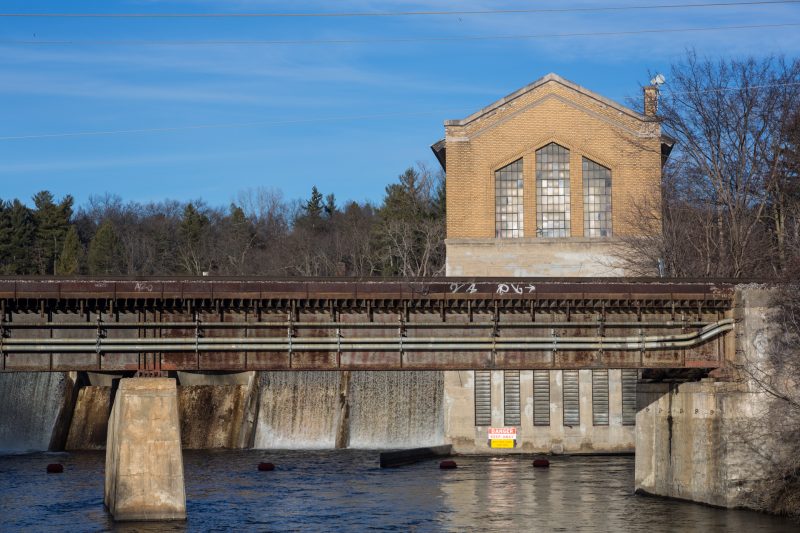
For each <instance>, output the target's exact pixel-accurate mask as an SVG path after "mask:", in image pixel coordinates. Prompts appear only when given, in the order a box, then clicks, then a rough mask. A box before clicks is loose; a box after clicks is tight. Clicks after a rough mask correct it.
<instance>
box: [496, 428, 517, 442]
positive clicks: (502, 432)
mask: <svg viewBox="0 0 800 533" xmlns="http://www.w3.org/2000/svg"><path fill="white" fill-rule="evenodd" d="M491 439H514V440H517V428H489V440H491Z"/></svg>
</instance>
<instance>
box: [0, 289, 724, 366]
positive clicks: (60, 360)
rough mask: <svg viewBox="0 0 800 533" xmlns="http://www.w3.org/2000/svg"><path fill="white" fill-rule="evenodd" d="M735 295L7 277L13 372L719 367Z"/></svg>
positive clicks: (0, 303) (3, 302) (4, 342)
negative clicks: (728, 318) (546, 331)
mask: <svg viewBox="0 0 800 533" xmlns="http://www.w3.org/2000/svg"><path fill="white" fill-rule="evenodd" d="M734 288H735V285H734V284H733V283H732V282H730V281H729V280H722V281H696V280H676V281H666V280H642V279H618V278H614V279H551V278H547V279H521V278H515V279H487V278H472V279H466V278H437V279H423V280H382V279H379V280H373V279H367V280H345V279H310V280H309V279H299V280H298V279H294V280H273V279H246V278H244V279H228V278H213V279H209V278H169V279H168V278H146V279H144V278H143V279H124V278H103V279H88V278H75V279H58V278H52V279H50V278H4V279H2V278H0V310H1V311H0V353H1V354H2V371H6V372H8V371H37V370H39V371H65V370H148V371H149V370H154V371H164V370H230V371H240V370H271V369H274V370H310V369H324V370H351V369H374V370H394V369H411V370H424V369H476V368H496V369H504V368H509V369H535V368H676V367H681V368H687V367H704V368H713V367H718V366H720V365H721V364H722V354H723V353H724V346H725V344H724V343H725V333H726V332H727V331H729V330H730V328H732V327H733V325H732V323H730V322H729V321H727V319H725V317H726V316H728V312H729V311H730V310H731V308H732V307H733V296H734ZM262 315H263V317H262ZM321 315H322V316H321ZM37 317H38V319H37ZM325 317H327V318H328V320H324V321H323V320H319V321H317V318H325ZM709 328H710V329H709ZM543 329H549V330H550V336H542V333H541V331H542V330H543ZM675 330H678V331H679V333H675ZM425 331H430V332H431V335H430V336H421V335H422V333H423V332H425ZM568 331H569V332H570V334H569V335H567V332H568ZM670 331H673V333H670ZM353 332H358V335H356V334H354V333H353ZM528 332H530V335H528ZM537 332H539V333H537ZM365 335H366V336H365Z"/></svg>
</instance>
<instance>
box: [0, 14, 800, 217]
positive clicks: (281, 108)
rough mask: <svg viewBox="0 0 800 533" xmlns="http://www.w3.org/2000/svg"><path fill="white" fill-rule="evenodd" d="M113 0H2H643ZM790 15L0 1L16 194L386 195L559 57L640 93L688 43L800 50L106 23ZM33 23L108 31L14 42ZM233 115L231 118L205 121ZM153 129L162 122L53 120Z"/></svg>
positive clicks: (718, 34) (427, 24)
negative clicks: (442, 142) (447, 140)
mask: <svg viewBox="0 0 800 533" xmlns="http://www.w3.org/2000/svg"><path fill="white" fill-rule="evenodd" d="M694 1H699V0H694ZM681 2H683V0H681ZM660 3H673V2H666V1H665V2H660ZM676 3H677V2H676ZM687 3H689V2H688V0H687ZM109 4H110V3H109V2H102V1H100V0H93V1H92V0H88V1H78V0H76V1H70V2H45V1H34V0H27V1H19V2H17V1H4V2H2V4H0V11H2V12H5V13H11V12H34V11H36V12H110V11H114V12H129V13H130V12H138V13H141V12H171V13H175V12H193V13H202V12H280V11H284V12H285V11H292V12H323V11H332V10H335V11H409V10H448V9H451V10H452V9H458V10H467V9H503V8H511V9H514V8H516V9H519V8H526V7H554V6H558V7H570V6H575V7H586V6H591V5H604V6H611V5H613V6H617V5H646V4H647V2H643V1H641V0H638V1H627V0H603V1H597V2H587V1H583V2H581V1H568V2H555V1H553V2H549V1H548V2H533V1H531V2H526V1H523V0H514V1H496V2H489V1H478V0H476V1H459V2H455V1H448V0H428V1H402V0H389V1H381V2H378V1H369V0H361V1H358V0H337V1H336V2H335V3H334V2H330V1H328V2H322V1H313V0H312V1H295V2H291V3H286V2H275V1H255V0H253V1H246V0H242V1H228V2H211V1H182V2H156V1H127V2H125V1H123V2H115V3H114V4H113V6H110V5H109ZM287 6H288V7H287ZM781 23H800V4H786V5H775V6H758V7H745V6H738V7H734V8H724V9H720V8H717V9H710V8H703V9H691V10H663V11H652V10H650V11H622V12H612V13H564V14H525V15H521V14H516V15H480V16H468V15H464V16H460V17H398V18H355V19H343V18H325V19H308V18H304V19H263V18H256V19H96V18H95V19H54V18H36V19H23V18H0V99H1V100H0V102H1V103H0V138H1V139H0V198H2V199H9V198H14V197H17V198H20V199H23V200H25V201H29V200H30V197H31V196H32V195H33V194H34V193H35V192H36V191H39V190H42V189H48V190H50V191H52V192H53V193H54V194H56V196H58V197H60V196H62V195H64V194H72V195H73V196H75V198H76V201H77V203H78V204H84V203H85V202H86V201H87V199H88V198H89V197H90V196H91V195H103V194H106V193H110V194H114V195H119V196H120V197H122V198H123V199H124V200H135V201H150V200H163V199H166V198H171V199H178V200H189V199H197V198H202V199H203V200H205V201H206V202H207V203H209V204H211V205H227V204H228V203H229V202H231V201H232V200H233V199H235V197H236V195H237V192H238V191H242V190H246V189H256V188H260V187H264V188H271V189H279V190H281V191H282V192H283V194H284V196H285V197H286V198H288V199H292V198H299V197H306V196H308V192H309V190H310V189H311V186H312V185H317V187H319V189H320V190H321V191H322V192H323V193H329V192H333V193H335V194H336V196H337V198H338V199H339V200H340V201H342V200H345V199H355V200H361V201H363V200H371V201H376V202H377V201H380V199H381V197H382V194H383V190H384V187H385V186H386V185H387V184H388V183H389V182H391V181H392V180H394V178H395V176H397V175H398V174H400V173H401V172H402V171H403V170H404V169H405V168H406V167H408V166H410V165H413V164H415V163H416V162H423V163H425V164H428V165H430V166H434V165H436V163H435V159H434V158H433V156H432V154H431V152H430V149H429V145H430V144H431V143H433V142H435V141H436V140H438V139H440V138H441V137H442V136H443V126H442V122H443V121H444V120H445V119H452V118H462V117H464V116H466V115H469V114H470V113H472V112H473V111H475V110H477V109H479V108H481V107H483V106H485V105H487V104H489V103H491V102H493V101H494V100H496V99H498V98H500V97H502V96H504V95H506V94H508V93H510V92H513V91H514V90H516V89H518V88H519V87H521V86H523V85H526V84H528V83H530V82H531V81H533V80H535V79H537V78H539V77H541V76H542V75H544V74H546V73H548V72H556V73H558V74H560V75H562V76H564V77H565V78H567V79H570V80H572V81H574V82H576V83H579V84H581V85H583V86H585V87H588V88H590V89H592V90H595V91H597V92H599V93H601V94H603V95H605V96H607V97H609V98H612V99H615V100H618V101H621V102H624V101H625V99H626V98H628V97H632V96H636V95H638V93H639V90H640V89H639V88H640V86H641V85H642V84H644V83H646V82H647V81H648V79H649V74H651V73H653V72H668V71H669V65H670V64H671V63H672V62H674V61H676V60H678V59H680V57H681V56H682V55H683V54H684V52H685V50H686V49H687V48H694V49H695V50H696V51H697V52H698V53H699V54H701V55H704V56H709V57H722V56H724V55H737V56H742V55H747V54H756V55H759V56H760V55H767V54H785V55H787V56H790V57H791V56H796V55H797V53H798V51H800V38H798V35H800V28H798V27H795V28H771V29H747V30H735V31H715V32H694V33H662V34H647V35H627V36H611V37H609V36H602V37H601V36H594V37H572V38H549V39H530V40H497V41H493V40H487V41H476V42H463V41H453V42H411V43H375V42H373V43H368V44H364V43H360V44H340V45H330V44H328V45H310V44H295V45H273V46H265V45H259V46H249V45H242V44H238V45H225V46H221V45H202V46H199V45H192V46H172V45H170V46H167V45H152V44H124V45H123V44H118V43H116V44H98V43H97V42H98V41H109V40H112V41H120V40H128V41H130V40H148V41H154V40H156V41H169V40H175V41H180V40H183V41H186V40H195V41H196V40H265V39H271V40H298V39H299V40H308V39H376V38H377V39H381V38H425V37H451V36H490V35H517V34H540V33H563V32H609V31H629V30H641V29H653V28H689V27H709V26H732V25H752V24H781ZM23 40H24V41H33V40H39V41H42V40H89V41H94V44H82V45H43V44H40V45H21V44H14V43H9V41H23ZM667 84H669V79H667ZM244 123H249V124H247V125H245V124H244ZM220 124H235V126H231V127H212V128H193V127H194V126H201V125H220ZM137 129H144V130H159V129H161V130H163V131H148V132H139V133H120V134H98V135H77V136H52V137H46V135H51V134H63V133H80V132H90V133H94V132H107V131H120V130H137ZM26 136H30V138H19V137H26ZM43 136H45V137H43Z"/></svg>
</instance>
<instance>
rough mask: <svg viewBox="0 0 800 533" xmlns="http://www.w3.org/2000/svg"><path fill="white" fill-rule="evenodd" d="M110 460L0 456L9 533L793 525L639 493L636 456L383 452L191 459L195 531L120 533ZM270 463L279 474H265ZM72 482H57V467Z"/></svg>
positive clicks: (141, 527)
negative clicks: (386, 464)
mask: <svg viewBox="0 0 800 533" xmlns="http://www.w3.org/2000/svg"><path fill="white" fill-rule="evenodd" d="M104 459H105V455H104V454H103V453H102V452H81V453H69V454H66V453H35V454H26V455H8V456H2V457H0V530H2V531H70V532H79V531H100V530H107V529H113V530H116V531H131V532H133V531H276V530H281V531H298V530H303V531H363V530H390V531H392V530H394V531H459V532H461V531H485V530H497V531H569V532H571V531H645V532H648V533H659V532H668V531H670V532H671V531H675V532H686V531H702V532H711V531H745V532H748V533H755V532H761V531H764V532H773V531H775V532H778V531H780V532H785V531H797V530H800V527H798V526H799V525H798V524H796V523H793V522H790V521H788V520H785V519H781V518H776V517H771V516H767V515H762V514H758V513H753V512H748V511H728V510H722V509H715V508H710V507H705V506H702V505H696V504H691V503H685V502H677V501H670V500H662V499H657V498H649V497H644V496H635V495H633V494H632V493H631V489H632V487H633V457H555V458H553V459H552V461H551V466H550V468H549V469H534V468H533V467H532V466H531V459H530V458H529V457H521V456H507V457H458V458H456V461H457V462H458V469H457V470H439V468H438V462H437V461H427V462H423V463H418V464H415V465H411V466H407V467H401V468H396V469H381V468H379V467H378V452H374V451H364V450H339V451H288V450H279V451H268V450H248V451H219V452H209V451H196V452H192V451H187V452H184V468H185V475H186V495H187V509H188V520H187V521H186V522H180V523H136V524H114V523H113V522H112V521H111V520H110V518H109V516H108V515H107V513H106V512H105V511H104V509H103V466H104ZM260 461H271V462H273V463H275V464H276V470H274V471H273V472H258V471H257V468H256V467H257V464H258V462H260ZM54 462H60V463H63V464H64V468H65V471H64V473H63V474H46V473H45V468H46V465H47V464H48V463H54Z"/></svg>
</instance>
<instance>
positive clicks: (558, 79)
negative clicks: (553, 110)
mask: <svg viewBox="0 0 800 533" xmlns="http://www.w3.org/2000/svg"><path fill="white" fill-rule="evenodd" d="M550 82H555V83H559V84H561V85H563V86H565V87H567V88H569V89H572V90H573V91H575V92H578V93H580V94H583V95H584V96H588V97H589V98H592V99H594V100H597V101H599V102H601V103H603V104H605V105H607V106H610V107H613V108H614V109H617V110H618V111H621V112H623V113H625V114H627V115H630V116H632V117H633V118H637V119H639V120H642V121H650V118H649V117H646V116H645V115H643V114H641V113H639V112H637V111H634V110H633V109H631V108H629V107H627V106H624V105H622V104H620V103H618V102H615V101H614V100H611V99H610V98H606V97H605V96H603V95H601V94H598V93H596V92H594V91H591V90H589V89H587V88H586V87H583V86H581V85H578V84H577V83H574V82H572V81H570V80H568V79H566V78H564V77H562V76H559V75H558V74H556V73H555V72H548V73H547V74H545V75H544V76H542V77H541V78H539V79H537V80H536V81H534V82H532V83H529V84H528V85H526V86H524V87H522V88H520V89H517V90H516V91H514V92H513V93H511V94H509V95H507V96H504V97H503V98H500V99H499V100H497V101H495V102H493V103H492V104H489V105H488V106H486V107H484V108H482V109H479V110H478V111H476V112H475V113H472V114H471V115H469V116H468V117H466V118H463V119H460V120H446V121H445V126H465V125H467V124H469V123H470V122H472V121H474V120H476V119H478V118H480V117H482V116H484V115H486V114H487V113H490V112H491V111H494V110H495V109H497V108H499V107H502V106H503V105H505V104H507V103H509V102H511V101H512V100H515V99H517V98H519V97H520V96H522V95H524V94H527V93H529V92H531V91H533V90H534V89H537V88H538V87H541V86H542V85H544V84H545V83H550Z"/></svg>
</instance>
